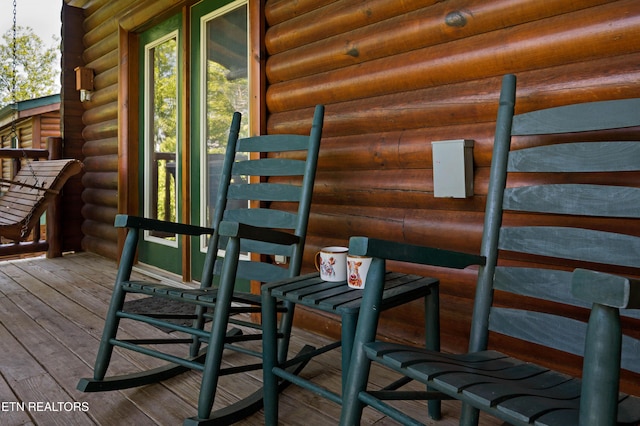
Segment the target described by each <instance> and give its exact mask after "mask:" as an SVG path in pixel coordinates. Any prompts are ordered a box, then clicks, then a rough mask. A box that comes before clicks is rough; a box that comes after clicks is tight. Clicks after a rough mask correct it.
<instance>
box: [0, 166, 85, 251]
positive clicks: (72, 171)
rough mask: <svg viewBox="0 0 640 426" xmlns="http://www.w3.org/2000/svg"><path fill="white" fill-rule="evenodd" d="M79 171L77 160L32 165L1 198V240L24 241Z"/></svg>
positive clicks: (24, 170)
mask: <svg viewBox="0 0 640 426" xmlns="http://www.w3.org/2000/svg"><path fill="white" fill-rule="evenodd" d="M81 170H82V163H81V162H80V161H78V160H70V159H66V160H47V161H32V162H31V163H30V164H29V167H23V168H22V169H21V170H20V171H19V172H18V173H17V174H16V176H15V177H14V178H13V179H12V180H11V184H10V185H9V187H8V189H7V191H6V192H4V193H3V194H2V197H0V212H1V213H0V236H2V237H5V238H7V239H10V240H13V241H23V240H24V239H25V238H26V237H27V235H28V233H29V231H30V230H31V229H33V227H34V226H35V225H36V224H37V223H38V221H39V220H40V216H42V214H43V213H44V212H45V211H46V209H47V206H48V204H49V202H50V201H51V200H52V199H53V198H54V197H55V196H56V195H57V194H58V193H59V192H60V190H62V187H63V186H64V184H65V183H66V182H67V180H68V179H69V178H70V177H71V176H74V175H76V174H78V173H80V171H81Z"/></svg>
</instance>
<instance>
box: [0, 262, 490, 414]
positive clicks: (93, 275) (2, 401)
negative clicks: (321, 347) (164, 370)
mask: <svg viewBox="0 0 640 426" xmlns="http://www.w3.org/2000/svg"><path fill="white" fill-rule="evenodd" d="M115 272H116V265H115V262H113V261H110V260H107V259H104V258H102V257H99V256H96V255H92V254H88V253H80V254H70V255H66V256H64V257H62V258H55V259H45V258H32V259H23V260H11V261H2V262H0V424H2V425H5V426H7V425H47V426H48V425H65V426H66V425H92V424H97V425H123V424H136V425H179V424H182V420H183V419H184V418H186V417H190V416H193V415H195V412H196V401H197V391H198V386H199V377H198V374H197V373H186V374H184V375H182V376H180V377H177V378H174V379H172V380H168V381H165V382H163V383H159V384H155V385H151V386H146V387H142V388H137V389H129V390H124V391H116V392H106V393H94V394H86V393H82V392H79V391H77V390H76V384H77V382H78V379H79V378H81V377H87V376H91V373H92V366H93V361H94V358H95V354H96V350H97V347H98V341H99V338H100V334H101V332H102V326H103V323H104V315H105V311H106V309H107V305H108V302H109V297H110V294H111V287H112V285H113V281H114V277H115ZM123 328H124V329H125V331H126V332H127V333H129V334H131V335H132V336H136V335H139V334H140V331H139V330H133V329H126V327H125V325H124V324H123ZM148 332H149V333H161V334H162V335H163V336H166V335H165V334H164V333H163V332H161V331H159V330H157V329H155V328H150V330H148ZM325 340H326V339H324V338H323V337H320V336H318V335H315V334H311V333H308V332H306V331H303V330H300V329H295V332H294V336H293V339H292V350H297V349H299V348H300V347H302V345H303V344H305V343H311V344H314V343H315V344H319V343H321V342H322V341H325ZM338 356H339V353H338V352H336V351H334V353H332V354H327V355H324V356H323V357H321V358H319V360H318V361H313V362H312V363H310V364H309V365H308V366H307V367H306V368H305V370H304V371H303V375H304V376H306V377H314V378H315V380H317V381H319V382H322V383H325V384H326V385H327V386H328V387H330V388H332V389H339V386H340V371H339V365H340V360H339V358H338ZM240 358H241V355H239V354H237V353H230V354H229V356H227V360H226V362H229V363H234V362H236V361H237V360H238V359H240ZM155 361H156V360H151V361H150V359H149V358H147V357H143V356H141V355H138V354H131V353H127V354H123V353H120V352H117V353H116V354H115V355H114V358H113V361H112V367H113V372H115V373H123V372H127V371H134V370H135V369H139V368H141V367H142V366H151V365H155V364H156V363H155ZM158 364H159V362H158ZM387 374H388V373H386V372H384V371H376V372H375V374H374V375H373V377H372V381H374V382H375V381H379V380H381V379H382V378H383V376H386V375H387ZM260 381H261V372H260V371H258V372H255V373H252V374H249V373H247V374H240V375H235V376H229V377H226V378H223V379H222V382H221V384H220V387H219V390H218V397H217V398H216V407H218V406H223V405H226V401H231V400H234V399H235V398H237V397H238V395H243V394H245V392H246V389H253V388H255V387H256V386H258V385H259V384H260ZM405 407H406V409H407V410H408V411H411V412H413V413H416V414H419V413H423V412H424V410H425V408H424V406H423V405H420V404H414V403H411V404H405ZM458 409H459V406H458V405H457V403H454V402H447V403H446V404H445V406H444V409H443V412H444V416H445V417H444V419H443V420H442V421H440V422H432V423H433V424H438V425H445V426H446V425H453V424H457V423H458V420H457V413H458ZM339 414H340V409H339V407H338V406H337V405H336V404H333V403H331V402H329V401H327V400H325V399H322V398H320V397H318V396H316V395H314V394H312V393H310V392H308V391H306V390H302V389H300V388H297V387H295V386H290V387H288V388H287V389H286V390H285V391H284V393H283V394H282V397H281V399H280V419H281V424H282V425H305V426H310V425H325V424H327V425H328V424H337V422H338V420H337V419H338V417H339ZM365 414H366V418H365V420H364V421H363V423H366V424H377V425H387V424H395V422H393V421H392V420H390V419H388V418H385V417H384V416H382V415H380V414H379V413H377V412H374V411H372V410H370V409H367V410H366V413H365ZM239 424H241V425H262V424H263V417H262V413H261V412H259V413H257V414H255V415H253V416H252V417H250V418H247V419H245V420H243V421H242V422H240V423H239ZM482 424H483V425H486V426H489V425H498V424H501V423H500V422H498V421H497V420H495V419H491V418H485V417H483V418H482Z"/></svg>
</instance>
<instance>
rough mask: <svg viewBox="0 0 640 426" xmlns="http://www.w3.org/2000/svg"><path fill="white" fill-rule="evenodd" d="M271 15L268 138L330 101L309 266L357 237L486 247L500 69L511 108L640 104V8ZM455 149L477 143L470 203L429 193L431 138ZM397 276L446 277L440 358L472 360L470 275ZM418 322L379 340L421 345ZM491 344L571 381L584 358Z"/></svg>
mask: <svg viewBox="0 0 640 426" xmlns="http://www.w3.org/2000/svg"><path fill="white" fill-rule="evenodd" d="M265 15H266V21H267V25H266V26H267V31H266V40H265V45H266V49H267V54H268V56H267V62H266V72H267V79H268V80H267V81H268V89H267V94H266V100H267V107H268V112H269V119H268V132H270V133H271V132H284V131H287V129H289V130H290V129H294V131H295V130H298V129H299V130H300V131H303V128H304V126H306V125H307V124H306V123H307V122H308V117H309V116H310V115H311V108H312V107H313V105H314V104H315V103H325V104H326V105H327V111H326V119H325V128H324V132H323V141H322V145H321V150H320V161H319V169H318V174H317V180H316V186H315V190H314V199H313V205H312V216H311V221H310V230H309V236H308V242H307V247H306V250H305V264H306V265H307V270H312V269H313V267H312V265H313V259H312V258H313V256H314V253H315V252H316V251H317V250H318V249H319V248H320V247H323V246H326V245H336V244H339V245H346V244H347V241H348V237H349V236H351V235H368V236H371V237H377V238H385V239H391V240H396V241H405V242H409V243H416V244H424V245H433V246H436V247H441V248H446V249H454V250H461V251H466V252H475V253H477V252H478V251H479V247H480V240H481V234H482V223H483V222H482V221H483V212H484V205H485V196H486V193H487V185H488V176H489V166H490V162H491V149H492V139H493V133H494V126H495V116H496V112H497V105H498V102H497V100H498V93H499V89H500V82H501V76H502V75H503V74H505V73H515V74H517V76H518V88H517V102H516V110H517V112H524V111H529V110H534V109H539V108H543V107H549V106H555V105H561V104H567V103H575V102H586V101H592V100H605V99H617V98H628V97H637V96H639V95H640V79H639V77H640V69H639V68H638V65H637V64H638V60H639V59H640V50H639V49H640V43H639V41H640V3H638V2H635V1H628V0H623V1H601V0H587V1H565V0H557V1H545V2H540V1H537V0H491V1H487V0H449V1H436V0H410V1H403V2H397V1H393V0H371V1H362V2H352V1H349V0H337V1H331V0H306V1H301V0H297V1H293V0H277V1H276V0H272V1H267V2H266V9H265ZM635 130H636V131H635V136H636V139H637V129H635ZM633 136H634V135H633V133H631V134H628V133H627V134H625V135H620V136H619V137H620V138H628V137H633ZM449 139H471V140H474V141H475V147H474V172H475V182H474V187H475V195H474V196H473V197H470V198H467V199H442V198H434V196H433V174H432V157H431V141H438V140H449ZM545 142H547V143H548V141H543V140H532V139H526V140H525V139H519V140H518V141H517V142H516V144H517V145H520V146H522V145H524V144H527V145H531V144H539V143H545ZM610 179H612V180H615V177H610ZM625 179H634V180H635V181H636V182H638V184H639V185H640V177H639V176H637V175H634V176H627V177H625ZM526 183H527V182H526V178H525V177H522V181H521V182H510V184H518V185H520V184H526ZM507 220H523V219H518V218H515V219H507ZM623 226H635V227H636V228H638V225H637V223H636V224H629V223H627V224H623ZM639 232H640V231H639ZM392 266H393V267H394V268H396V269H402V270H405V271H407V272H414V273H419V274H426V275H432V276H437V277H439V278H440V279H441V283H442V284H441V297H442V300H441V302H442V307H443V309H442V317H441V318H442V327H443V330H442V332H443V348H444V349H445V350H450V351H464V350H465V349H466V345H467V342H468V332H469V321H470V316H471V309H472V298H473V294H474V282H475V271H473V270H467V271H462V272H451V271H443V270H438V269H429V268H412V267H408V266H407V265H392ZM505 303H519V302H517V301H516V302H514V301H506V302H505ZM421 313H422V311H421V306H420V304H415V305H413V306H411V307H402V308H399V309H396V310H395V311H393V312H389V313H388V315H384V316H383V319H384V323H383V327H382V330H381V333H382V334H383V335H385V336H388V337H392V338H393V339H405V340H409V341H414V342H419V341H420V340H421V339H422V334H421V332H420V329H421V326H420V324H421ZM305 320H306V321H304V322H303V323H304V324H314V325H315V326H316V327H318V324H320V326H319V327H320V328H324V329H326V330H327V331H332V330H337V327H336V326H335V325H334V324H333V323H332V319H329V318H327V319H325V320H324V321H319V320H318V318H317V317H316V316H311V315H309V316H308V317H306V318H305ZM627 326H628V327H631V328H633V327H635V328H636V329H637V327H638V323H637V322H636V323H633V324H630V325H627ZM493 344H494V345H496V346H500V349H503V350H507V351H510V352H512V353H515V354H516V355H518V356H520V357H524V358H526V359H531V360H533V359H541V358H542V359H544V362H547V363H551V364H558V363H559V364H561V366H560V367H561V368H563V369H565V370H566V371H570V372H574V373H575V369H574V368H575V365H577V364H578V363H577V362H576V360H575V359H571V360H567V358H566V357H562V358H560V357H558V355H557V354H551V355H549V354H541V353H536V352H535V351H534V352H531V351H530V349H529V348H525V349H522V348H519V347H517V346H515V345H514V344H513V343H512V342H504V341H493ZM634 382H635V384H637V383H638V381H637V378H635V379H633V378H632V379H628V380H627V384H626V386H630V383H634ZM633 386H635V392H636V393H637V392H638V387H637V385H633Z"/></svg>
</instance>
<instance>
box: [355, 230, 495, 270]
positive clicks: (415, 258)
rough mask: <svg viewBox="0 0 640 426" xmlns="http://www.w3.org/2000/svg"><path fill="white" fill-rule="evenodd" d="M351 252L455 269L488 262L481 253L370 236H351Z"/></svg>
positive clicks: (358, 254)
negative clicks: (443, 248)
mask: <svg viewBox="0 0 640 426" xmlns="http://www.w3.org/2000/svg"><path fill="white" fill-rule="evenodd" d="M349 253H350V254H353V255H357V256H370V257H377V258H381V259H386V260H397V261H401V262H410V263H418V264H423V265H433V266H442V267H446V268H455V269H464V268H466V267H468V266H471V265H484V264H485V263H486V258H485V257H484V256H480V255H475V254H469V253H463V252H457V251H451V250H442V249H437V248H433V247H426V246H418V245H413V244H405V243H398V242H395V241H385V240H378V239H375V238H368V237H351V238H350V240H349Z"/></svg>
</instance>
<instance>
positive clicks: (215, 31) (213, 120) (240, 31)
mask: <svg viewBox="0 0 640 426" xmlns="http://www.w3.org/2000/svg"><path fill="white" fill-rule="evenodd" d="M201 28H202V32H203V33H202V34H201V36H202V43H201V46H202V48H203V50H204V51H203V52H202V56H201V57H202V58H205V60H204V61H203V62H204V63H203V64H202V66H203V71H202V76H203V79H204V82H203V84H202V86H201V87H203V88H204V90H205V93H203V94H202V99H204V105H203V108H202V111H203V120H202V123H203V129H202V134H203V135H204V136H205V137H204V138H203V141H204V143H203V144H202V145H201V157H200V158H201V175H200V176H201V179H202V181H201V186H200V188H201V200H202V203H201V206H202V211H201V223H203V224H208V225H211V223H212V217H213V211H214V208H215V198H216V193H217V188H218V180H219V176H220V172H221V167H222V160H223V158H224V152H225V149H226V143H227V137H228V133H229V125H230V124H231V118H232V116H233V112H234V111H239V112H240V113H242V127H241V129H240V137H246V136H248V129H249V114H248V112H249V109H248V106H249V85H248V58H247V51H248V49H247V44H248V43H247V40H248V38H247V6H246V2H244V1H241V2H233V3H231V4H230V5H228V6H227V7H225V8H223V9H219V10H217V11H215V12H214V13H212V14H210V15H208V16H206V17H204V18H203V25H202V27H201ZM236 179H247V177H246V176H245V177H241V176H238V177H236ZM238 205H239V206H244V207H246V206H247V201H241V200H239V201H238ZM202 243H203V247H202V248H203V249H204V246H206V241H203V242H202Z"/></svg>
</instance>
